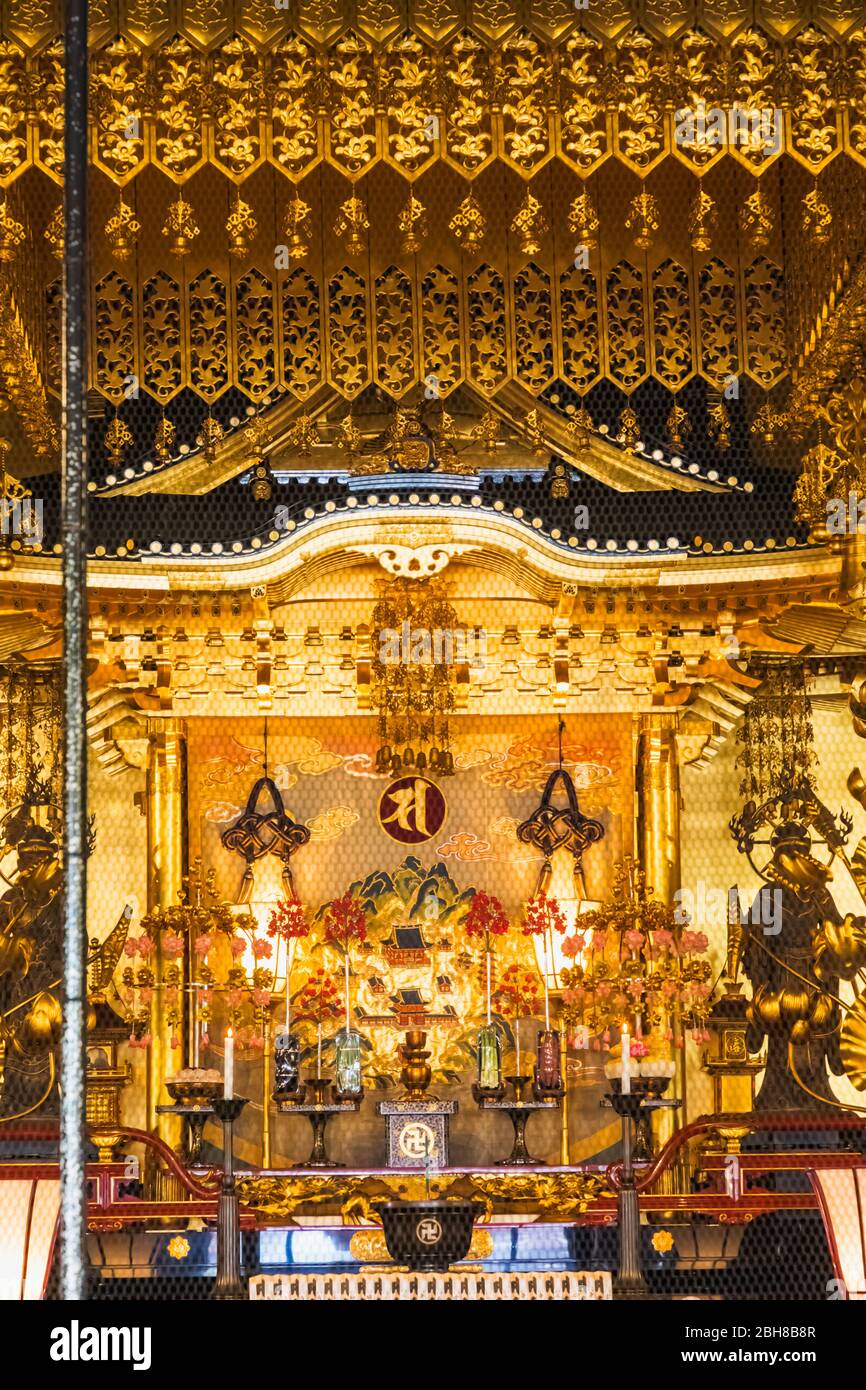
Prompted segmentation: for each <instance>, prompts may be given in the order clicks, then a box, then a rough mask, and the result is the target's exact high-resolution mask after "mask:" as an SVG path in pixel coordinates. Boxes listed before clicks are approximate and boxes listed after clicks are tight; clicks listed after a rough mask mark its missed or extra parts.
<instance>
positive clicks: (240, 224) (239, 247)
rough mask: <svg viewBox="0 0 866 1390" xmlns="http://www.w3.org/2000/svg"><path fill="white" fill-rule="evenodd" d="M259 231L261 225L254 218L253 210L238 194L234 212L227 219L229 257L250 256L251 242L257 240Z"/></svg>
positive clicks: (233, 208) (233, 207) (233, 206)
mask: <svg viewBox="0 0 866 1390" xmlns="http://www.w3.org/2000/svg"><path fill="white" fill-rule="evenodd" d="M258 230H259V224H258V222H257V221H256V219H255V218H254V217H253V210H252V208H251V207H250V205H249V203H245V202H244V200H243V198H242V197H241V195H240V193H236V194H235V200H234V203H233V204H232V210H231V212H230V213H229V215H228V217H227V219H226V231H227V232H228V234H229V255H230V256H246V255H248V253H249V249H250V242H252V241H254V240H255V238H256V233H257V232H258Z"/></svg>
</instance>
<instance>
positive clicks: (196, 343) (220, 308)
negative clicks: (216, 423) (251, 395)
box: [189, 270, 230, 401]
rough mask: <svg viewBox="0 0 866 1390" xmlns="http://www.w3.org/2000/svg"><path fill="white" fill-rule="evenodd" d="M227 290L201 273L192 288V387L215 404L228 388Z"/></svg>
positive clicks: (206, 272)
mask: <svg viewBox="0 0 866 1390" xmlns="http://www.w3.org/2000/svg"><path fill="white" fill-rule="evenodd" d="M226 309H227V305H226V287H225V285H224V283H223V281H222V280H221V279H220V278H219V276H218V275H215V274H214V273H213V271H211V270H202V271H201V272H200V273H199V274H198V275H197V276H196V277H195V279H194V280H193V281H192V283H191V284H190V287H189V365H190V381H189V385H190V386H191V387H192V389H193V390H194V391H196V392H197V393H198V395H200V396H202V397H203V398H204V399H205V400H208V401H212V400H215V399H216V397H217V396H219V395H221V394H222V392H223V391H224V390H225V388H226V387H227V386H228V385H229V380H230V378H229V349H228V323H227V314H226Z"/></svg>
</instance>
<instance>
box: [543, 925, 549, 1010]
mask: <svg viewBox="0 0 866 1390" xmlns="http://www.w3.org/2000/svg"><path fill="white" fill-rule="evenodd" d="M544 1028H545V1032H547V1033H549V1032H550V997H549V995H548V993H547V931H546V930H545V933H544Z"/></svg>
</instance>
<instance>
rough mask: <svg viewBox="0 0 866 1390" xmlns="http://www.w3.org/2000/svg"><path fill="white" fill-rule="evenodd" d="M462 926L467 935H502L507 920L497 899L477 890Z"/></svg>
mask: <svg viewBox="0 0 866 1390" xmlns="http://www.w3.org/2000/svg"><path fill="white" fill-rule="evenodd" d="M464 927H465V929H466V935H467V936H484V937H487V936H504V935H505V933H506V932H507V931H508V927H509V921H508V918H507V917H506V915H505V911H504V909H503V906H502V903H501V902H500V901H499V899H498V898H496V897H494V896H493V894H492V893H485V892H483V891H481V890H479V891H478V892H477V893H476V894H475V896H474V898H473V899H472V903H471V905H470V907H469V911H468V912H467V914H466V921H465V923H464Z"/></svg>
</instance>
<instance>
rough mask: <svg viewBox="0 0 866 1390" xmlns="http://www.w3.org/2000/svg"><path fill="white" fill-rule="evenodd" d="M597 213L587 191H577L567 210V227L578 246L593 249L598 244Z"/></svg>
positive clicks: (588, 249)
mask: <svg viewBox="0 0 866 1390" xmlns="http://www.w3.org/2000/svg"><path fill="white" fill-rule="evenodd" d="M598 227H599V222H598V213H597V212H596V210H595V207H594V206H593V202H592V199H591V198H590V196H589V194H588V193H579V194H578V195H577V197H576V198H575V199H574V202H573V203H572V204H571V207H570V208H569V210H568V228H569V231H570V232H572V233H573V234H574V236H575V238H576V240H577V243H578V245H579V246H583V247H585V248H586V250H587V251H594V250H595V248H596V247H597V246H598Z"/></svg>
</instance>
